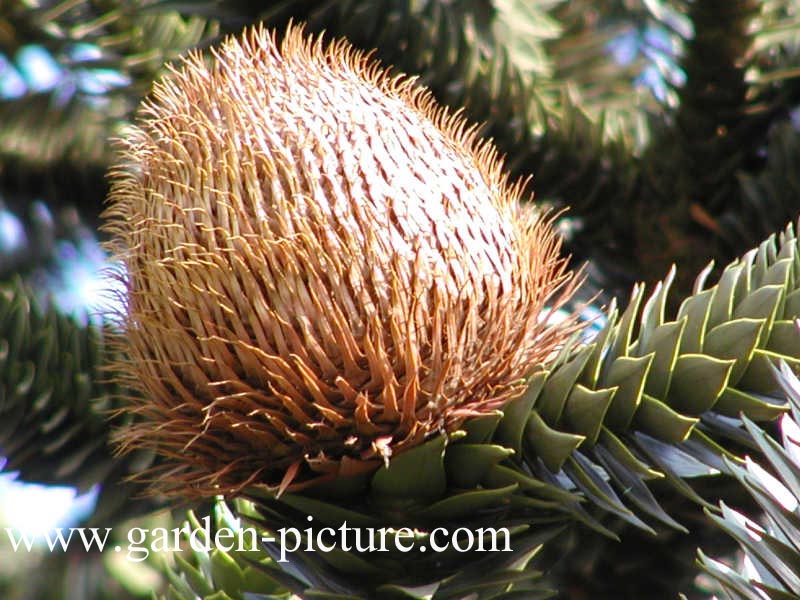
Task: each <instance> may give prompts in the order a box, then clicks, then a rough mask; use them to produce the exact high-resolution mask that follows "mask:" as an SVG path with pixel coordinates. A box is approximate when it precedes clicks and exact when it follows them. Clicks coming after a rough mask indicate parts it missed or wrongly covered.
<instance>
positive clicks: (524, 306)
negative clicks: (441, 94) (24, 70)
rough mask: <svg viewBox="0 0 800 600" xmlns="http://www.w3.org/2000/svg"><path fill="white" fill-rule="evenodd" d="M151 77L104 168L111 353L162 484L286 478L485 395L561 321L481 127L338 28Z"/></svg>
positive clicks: (373, 459) (555, 263) (540, 356)
mask: <svg viewBox="0 0 800 600" xmlns="http://www.w3.org/2000/svg"><path fill="white" fill-rule="evenodd" d="M212 54H213V56H212V57H211V58H210V59H209V60H208V61H204V60H203V58H202V57H201V56H200V55H192V56H190V57H189V58H188V59H186V60H185V61H183V62H182V63H181V64H180V65H179V66H178V67H177V68H176V69H173V70H172V71H171V73H170V74H169V75H168V76H167V77H166V78H165V79H164V80H163V81H162V82H161V83H159V84H157V85H156V86H155V89H154V92H153V94H152V95H151V97H150V99H149V100H147V101H145V103H144V105H143V107H142V109H141V110H140V112H139V115H138V118H137V121H136V126H135V127H131V128H130V129H129V131H128V132H127V133H126V137H125V139H124V140H123V141H122V143H121V149H122V151H121V158H120V161H119V163H118V165H117V166H116V168H114V169H113V170H112V173H111V178H112V189H111V193H110V198H109V201H110V207H109V209H108V211H107V218H108V229H109V230H110V231H111V232H112V233H113V234H114V242H113V250H114V252H115V254H116V255H117V257H118V258H119V259H120V262H121V264H123V265H124V267H125V274H124V278H125V283H126V289H127V298H126V300H127V306H126V310H125V313H124V315H123V317H124V328H125V329H124V334H123V335H122V336H120V343H121V345H122V346H123V349H124V350H125V353H126V356H127V358H126V360H125V361H124V363H122V364H119V365H115V368H116V369H117V370H122V371H123V372H124V373H125V374H126V376H127V377H126V378H127V380H128V382H129V385H131V389H132V390H135V393H132V394H131V396H132V397H131V398H130V400H129V407H128V408H127V409H126V410H128V411H131V412H133V413H135V414H136V417H137V418H136V419H135V421H136V423H137V424H136V425H134V426H131V427H129V428H128V429H126V430H124V431H123V432H121V435H120V439H121V443H122V448H123V449H132V448H152V449H155V450H156V451H157V452H158V453H159V454H160V455H162V457H163V460H162V469H163V470H162V471H161V472H159V473H158V474H157V479H158V480H159V482H160V484H161V485H160V486H159V487H161V488H162V489H164V490H165V491H168V492H173V493H175V494H181V495H184V496H186V495H189V496H197V495H200V496H207V495H213V494H219V493H235V492H237V491H238V490H240V489H241V488H243V487H244V486H246V485H250V484H265V485H268V486H275V487H280V488H281V489H301V488H303V487H304V486H308V485H310V484H313V483H315V482H318V481H321V480H326V479H332V478H335V477H339V476H347V475H352V474H356V473H361V472H364V471H368V470H373V469H375V468H377V467H379V466H380V465H382V464H384V463H385V462H386V461H388V460H391V457H392V456H393V455H396V454H397V453H399V452H402V451H404V450H406V449H408V448H411V447H413V446H415V445H417V444H420V443H421V442H423V441H424V440H425V439H427V438H429V437H431V436H432V435H436V434H439V433H448V432H452V431H454V430H456V429H458V428H459V426H460V425H461V424H462V423H463V422H464V420H465V419H468V418H470V417H474V416H479V415H484V414H487V413H491V412H493V411H495V410H498V409H502V408H503V406H504V405H505V403H506V402H508V400H509V399H511V398H514V397H516V396H518V395H519V394H520V393H522V392H523V391H524V389H525V385H524V381H525V378H526V376H528V375H530V374H531V373H532V372H533V371H534V370H535V369H536V368H537V367H538V365H540V364H541V363H542V362H543V361H544V360H545V359H546V358H547V357H548V356H549V355H551V354H552V352H553V351H554V350H556V349H557V348H558V347H559V345H560V344H562V343H563V341H564V339H565V336H566V335H567V334H568V333H569V332H571V331H572V329H571V328H570V326H569V325H566V326H565V325H561V326H557V325H552V324H550V323H548V322H547V319H546V318H542V315H543V313H544V311H545V308H546V307H555V308H557V307H559V306H561V305H562V304H563V302H564V301H565V300H566V299H567V298H568V296H569V295H570V293H571V292H572V290H573V288H574V279H572V280H571V279H570V276H569V274H568V273H567V271H566V264H565V260H564V259H563V258H560V257H559V249H560V239H559V237H558V236H557V234H556V233H554V232H553V230H552V228H551V223H550V221H549V220H547V219H543V218H542V217H541V216H538V215H537V214H536V213H535V212H534V211H533V210H527V209H523V208H521V207H520V204H519V200H520V195H521V189H522V186H521V185H519V184H518V185H509V183H508V182H507V180H506V177H505V176H504V175H503V173H502V163H501V161H500V160H499V159H498V158H497V156H496V151H495V149H494V147H493V146H492V145H491V144H490V143H480V142H479V141H478V140H477V139H476V137H475V134H474V130H472V129H468V128H467V126H466V124H465V121H464V120H463V119H462V118H461V117H460V116H458V115H451V114H449V113H448V112H447V111H445V110H444V109H442V108H439V107H438V106H437V105H436V104H435V102H434V100H433V99H432V97H431V96H430V94H429V93H428V92H427V91H425V90H423V89H421V88H419V87H418V86H417V85H416V84H415V82H414V80H413V79H410V78H407V77H389V76H388V75H387V74H386V73H385V72H384V71H383V70H381V69H380V68H379V67H378V66H377V65H376V64H375V63H374V61H372V60H370V59H369V58H368V57H367V56H365V55H363V54H360V53H358V52H356V51H354V50H353V49H352V48H351V47H350V46H349V45H348V44H347V43H345V42H336V43H333V44H332V45H330V46H327V47H326V46H324V44H323V42H322V40H321V39H318V38H309V37H307V36H306V35H305V34H304V33H303V31H302V29H300V28H290V29H289V30H288V31H287V32H286V34H285V36H284V37H283V39H282V41H281V42H277V41H276V38H275V36H274V35H271V34H270V33H269V32H267V31H265V30H263V29H261V28H256V29H252V30H249V31H247V32H245V33H244V34H243V36H242V37H240V38H237V39H233V38H231V39H228V40H227V41H225V42H224V43H223V44H222V45H221V46H220V47H219V48H217V49H216V50H215V51H214V52H213V53H212Z"/></svg>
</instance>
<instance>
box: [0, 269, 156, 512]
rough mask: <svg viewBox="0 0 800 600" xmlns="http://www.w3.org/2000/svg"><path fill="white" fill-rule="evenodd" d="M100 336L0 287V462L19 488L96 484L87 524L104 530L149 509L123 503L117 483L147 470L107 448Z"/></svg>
mask: <svg viewBox="0 0 800 600" xmlns="http://www.w3.org/2000/svg"><path fill="white" fill-rule="evenodd" d="M107 338H108V331H104V330H103V328H101V327H98V326H93V325H88V326H86V325H82V324H81V323H79V322H78V321H77V320H75V319H74V318H72V317H70V316H67V315H64V314H62V313H60V312H59V311H58V310H56V309H55V308H53V307H50V308H43V307H42V306H41V304H40V302H39V301H38V300H37V299H36V298H35V297H34V295H33V293H32V292H31V291H30V289H28V288H27V287H26V286H25V285H24V284H23V283H22V282H21V281H20V280H19V279H17V280H14V281H13V282H11V283H7V284H3V285H2V287H0V457H2V458H3V459H4V464H3V466H2V468H3V470H5V471H9V472H12V471H15V472H18V474H19V477H20V478H21V479H23V480H25V481H29V482H37V483H44V484H50V485H69V486H75V487H77V488H78V490H80V491H87V490H89V489H90V488H91V487H92V486H94V485H97V484H101V492H100V496H99V498H98V503H97V507H96V512H95V514H94V518H95V519H96V520H97V521H98V522H102V523H103V524H104V525H106V524H108V523H109V522H110V521H111V520H112V519H115V520H116V519H118V518H123V517H124V516H126V515H130V514H131V512H127V513H125V514H123V513H121V512H120V508H121V507H122V506H123V505H125V504H128V509H129V510H130V511H132V512H133V513H135V512H136V511H137V510H143V509H145V508H150V507H152V506H154V505H155V501H143V502H140V503H136V502H133V503H131V502H130V500H131V495H132V494H133V491H134V488H132V487H131V485H130V484H128V483H123V479H124V478H125V477H126V476H128V475H129V474H131V473H132V472H134V471H138V470H139V469H141V468H145V467H147V466H149V464H150V463H151V462H152V457H151V456H150V455H149V454H144V453H139V454H136V455H134V456H132V457H131V458H130V459H126V460H119V459H117V458H115V457H114V456H113V451H112V449H111V448H110V447H109V445H108V442H109V436H110V434H111V427H112V423H111V422H109V420H108V417H109V412H110V411H111V410H113V409H114V408H115V404H114V403H115V397H116V394H117V387H116V384H114V383H113V382H110V381H108V379H109V374H107V373H104V372H103V365H104V364H105V362H106V359H107V353H108V352H110V351H111V350H109V347H108V339H107Z"/></svg>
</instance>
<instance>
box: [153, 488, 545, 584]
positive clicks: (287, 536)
mask: <svg viewBox="0 0 800 600" xmlns="http://www.w3.org/2000/svg"><path fill="white" fill-rule="evenodd" d="M236 509H237V510H236V513H234V512H231V511H230V510H229V509H228V507H227V506H226V505H225V503H224V502H223V501H221V500H220V501H219V502H218V503H217V504H216V505H215V507H214V515H213V524H211V523H212V521H210V520H209V521H203V520H201V519H198V517H197V516H195V515H194V514H193V513H191V512H190V513H189V517H188V522H187V523H186V524H185V526H184V537H185V538H186V539H187V541H188V542H189V543H188V544H186V550H187V551H188V554H187V553H186V552H183V551H182V552H181V554H180V555H176V562H175V565H174V567H173V568H171V569H170V570H169V571H168V573H167V577H168V581H169V585H168V590H167V593H166V596H165V598H166V599H167V600H190V599H191V600H196V599H197V598H202V599H208V600H211V599H212V598H213V599H214V600H225V599H231V600H254V599H256V598H263V599H267V598H288V597H291V598H326V599H329V600H334V599H337V600H345V599H349V600H358V599H359V598H381V599H386V600H391V599H398V600H422V599H427V600H446V599H455V598H462V597H465V594H468V595H469V597H470V598H475V599H477V600H481V599H485V600H490V599H500V598H508V599H511V598H522V597H524V598H547V597H550V596H551V595H552V592H550V591H549V590H547V589H546V588H544V587H543V586H542V585H541V583H539V582H538V580H539V579H540V576H541V573H539V572H538V571H536V570H533V569H530V568H527V566H528V564H529V562H530V561H531V559H532V558H533V557H534V556H535V555H536V554H537V553H538V551H539V550H540V548H541V547H542V545H543V544H544V543H545V542H546V541H547V540H549V539H551V538H552V536H553V535H555V534H556V533H557V532H558V529H556V528H545V529H541V530H539V531H536V532H531V531H527V532H526V533H519V534H515V536H514V544H513V548H512V549H510V550H509V551H507V552H489V551H487V552H482V553H474V554H473V557H474V558H473V560H471V561H464V560H461V559H460V555H461V554H463V553H461V552H457V551H451V552H449V554H448V553H447V552H443V553H439V554H437V560H435V561H431V560H430V558H429V557H430V555H431V551H430V547H428V554H427V555H426V554H425V551H423V550H420V548H421V546H423V545H425V544H430V533H428V532H424V531H421V530H416V529H415V530H401V529H400V528H396V529H395V528H387V529H385V530H381V529H374V530H372V533H367V530H366V529H365V528H366V527H370V526H374V525H375V524H376V523H375V522H374V520H372V519H366V520H365V519H363V518H362V516H361V515H360V514H359V513H356V512H353V511H349V510H347V509H344V508H342V507H338V508H333V507H332V506H331V505H327V506H326V504H325V503H324V502H321V501H315V500H312V499H309V498H303V497H294V496H289V497H286V498H285V502H274V503H272V502H270V500H269V499H268V498H267V497H263V498H260V499H258V503H257V504H252V503H250V502H249V501H242V500H239V501H237V502H236ZM348 516H349V517H351V520H349V521H348V520H346V518H347V517H348ZM343 518H345V521H342V519H343ZM267 520H269V524H267ZM315 521H318V523H319V524H317V523H315ZM343 523H346V525H343ZM337 526H338V528H334V527H337ZM343 526H344V527H345V529H344V530H343V529H342V527H343ZM325 527H329V528H330V529H327V530H326V529H325ZM357 527H360V528H361V531H360V532H359V537H357V538H356V537H355V534H354V530H355V528H357ZM517 529H520V530H525V529H526V528H525V527H524V526H518V527H517ZM220 532H222V535H223V536H224V539H225V540H227V542H225V543H223V544H222V545H220V544H219V543H216V540H218V539H220V538H219V536H220ZM228 532H230V533H228ZM476 535H477V534H476ZM192 536H193V537H194V540H192V539H191V538H192ZM341 536H350V538H349V540H348V541H347V542H346V543H347V544H349V545H350V546H351V547H352V546H358V547H362V546H363V547H367V546H370V545H371V546H372V547H373V549H372V550H371V551H369V552H363V553H359V552H357V551H343V550H342V549H341V548H338V547H337V548H333V549H330V548H329V545H330V544H331V543H332V541H333V538H339V539H343V538H342V537H341ZM369 536H373V537H369ZM368 538H369V539H368ZM282 543H285V546H283V545H282ZM334 543H335V542H334ZM412 543H413V545H414V547H415V549H413V550H411V551H410V552H409V551H403V550H402V548H408V547H409V545H410V544H412ZM482 543H485V544H486V547H487V548H489V547H491V545H492V544H495V543H502V541H499V542H495V541H494V540H493V539H491V538H490V536H485V537H484V539H483V541H482ZM501 547H502V546H501ZM323 549H324V551H322V550H323ZM376 555H377V556H379V557H380V558H377V559H376V558H375V556H376ZM453 564H456V565H459V566H460V568H455V569H454V568H453V567H452V565H453ZM465 566H468V567H469V568H464V567H465Z"/></svg>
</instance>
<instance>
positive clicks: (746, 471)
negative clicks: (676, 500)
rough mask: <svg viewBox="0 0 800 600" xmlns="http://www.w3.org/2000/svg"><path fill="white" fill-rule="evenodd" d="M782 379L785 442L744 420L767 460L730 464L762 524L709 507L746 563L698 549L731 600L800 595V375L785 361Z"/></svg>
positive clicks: (773, 599)
mask: <svg viewBox="0 0 800 600" xmlns="http://www.w3.org/2000/svg"><path fill="white" fill-rule="evenodd" d="M798 329H800V325H798ZM778 379H779V382H780V385H781V389H782V391H783V393H785V395H786V397H787V398H788V399H789V402H790V405H791V413H790V414H786V415H784V416H783V418H782V420H781V432H782V440H781V443H778V442H777V441H775V439H773V437H772V436H770V435H769V434H767V433H766V432H765V431H763V430H762V429H760V428H759V427H758V426H757V425H756V424H755V423H753V422H752V421H750V420H748V419H746V418H745V424H746V426H747V429H748V430H749V431H750V433H751V435H752V436H753V438H754V440H755V442H756V444H757V446H758V449H759V450H760V451H761V453H762V456H763V459H761V460H760V461H759V462H756V461H753V460H750V459H747V461H746V463H745V465H744V466H740V465H735V464H733V463H731V464H730V465H729V466H730V468H731V470H732V471H733V473H734V475H735V476H736V478H737V479H738V480H739V482H740V483H741V485H742V486H743V487H744V489H745V490H746V491H747V492H748V493H749V494H750V495H751V496H752V497H753V499H754V500H755V501H756V502H757V503H758V505H759V506H760V507H761V509H762V510H763V519H762V522H761V523H760V524H759V523H757V522H755V521H754V520H752V519H751V518H748V517H747V516H745V515H743V514H741V513H739V512H738V511H736V510H734V509H733V508H731V507H729V506H726V505H725V504H720V514H715V513H712V512H710V511H707V513H708V516H709V517H710V518H711V519H712V520H713V521H714V523H716V525H717V526H719V527H720V528H721V529H722V530H723V531H725V532H726V533H728V534H729V535H730V536H732V537H733V538H734V539H735V540H736V541H737V542H738V544H739V546H740V547H741V549H742V551H743V553H744V556H745V561H744V564H743V566H742V568H741V569H739V568H734V567H732V566H730V565H727V564H725V563H723V562H720V561H719V560H716V559H713V558H711V557H709V556H707V555H706V554H705V553H704V552H703V551H702V550H700V551H698V564H699V565H700V567H701V568H702V569H703V570H704V571H705V572H706V573H708V574H709V575H711V576H712V577H713V578H714V579H716V580H717V581H718V582H719V583H720V585H721V586H722V588H723V589H724V590H725V592H726V593H727V594H728V596H729V597H730V598H732V599H733V600H739V599H746V600H750V599H753V600H764V599H765V598H766V599H768V600H786V599H790V598H800V516H798V506H800V379H798V378H797V375H796V374H795V373H794V372H792V370H791V368H790V367H788V366H787V365H786V364H785V363H783V364H782V365H781V368H780V373H779V376H778ZM762 465H763V466H762Z"/></svg>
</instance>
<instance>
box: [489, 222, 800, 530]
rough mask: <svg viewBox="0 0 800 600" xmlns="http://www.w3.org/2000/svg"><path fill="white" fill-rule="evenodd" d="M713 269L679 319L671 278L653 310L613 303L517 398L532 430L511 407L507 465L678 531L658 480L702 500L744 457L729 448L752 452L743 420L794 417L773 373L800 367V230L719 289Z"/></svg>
mask: <svg viewBox="0 0 800 600" xmlns="http://www.w3.org/2000/svg"><path fill="white" fill-rule="evenodd" d="M707 274H708V270H706V271H704V273H702V274H701V275H700V277H698V280H697V282H696V285H695V293H694V294H693V295H692V296H690V297H689V298H687V299H685V300H684V302H683V303H682V305H681V307H680V309H679V310H678V312H677V314H676V316H675V317H674V318H673V319H671V320H670V319H667V318H666V316H665V312H666V306H667V294H668V292H669V287H670V283H671V281H672V279H673V277H674V272H671V273H670V275H669V276H668V277H667V278H666V279H665V280H664V281H663V282H662V283H661V284H660V285H658V286H657V287H656V288H655V290H654V291H653V293H652V294H651V296H650V297H649V299H648V300H647V301H646V302H645V301H644V289H643V287H641V286H636V287H635V288H634V290H633V294H632V297H631V301H630V303H629V305H628V307H627V309H626V310H625V311H624V312H623V313H622V315H618V312H617V310H616V308H615V307H614V306H613V305H612V307H611V308H610V310H609V311H608V318H607V322H606V325H605V329H604V330H603V331H602V332H601V333H600V334H599V335H598V336H597V337H596V338H595V340H594V342H593V343H592V344H590V345H587V346H584V347H582V348H580V349H579V350H577V351H574V352H573V353H572V354H569V355H566V356H562V357H560V358H559V359H558V360H557V361H556V363H555V364H554V365H551V367H550V371H549V372H547V373H543V374H541V375H539V376H538V377H537V378H536V379H535V381H534V384H533V385H532V386H531V389H530V390H529V393H528V394H527V395H526V396H525V397H524V400H520V401H518V402H519V403H520V404H522V403H524V406H525V408H528V407H530V410H531V415H530V416H529V417H528V418H527V420H526V421H525V424H524V425H522V424H520V423H518V419H519V414H517V412H518V411H517V410H516V406H515V405H514V404H512V405H511V406H509V411H511V412H512V413H514V419H515V420H514V421H513V422H514V428H515V429H514V431H513V435H511V434H509V433H506V427H507V425H505V424H504V422H503V421H501V423H500V426H499V429H498V436H497V438H496V439H498V440H501V441H503V442H504V443H506V444H507V445H508V446H509V447H511V448H513V449H514V450H515V452H516V455H515V456H514V457H512V458H511V459H510V461H511V462H514V461H518V462H517V463H516V464H517V465H518V466H519V467H520V468H523V465H525V466H527V467H529V468H530V466H531V465H536V468H538V469H539V471H538V472H537V475H538V476H539V477H541V478H543V479H544V480H548V481H551V482H555V483H556V484H557V485H560V486H562V487H563V488H564V489H565V490H569V491H573V492H574V491H579V492H580V493H581V495H582V496H583V497H584V498H585V499H586V500H588V503H589V504H593V505H595V506H599V507H601V508H602V509H603V510H604V511H606V512H610V513H613V514H615V515H616V516H618V517H620V518H623V519H625V520H628V521H630V522H631V523H633V524H635V525H637V526H639V527H642V528H649V525H646V524H645V522H644V521H642V520H641V518H644V517H645V516H647V517H648V518H650V519H655V520H656V521H660V522H661V523H663V524H666V525H669V526H671V527H679V525H678V524H677V523H676V522H675V521H674V520H673V519H672V518H671V517H669V516H668V515H667V514H666V513H665V512H664V510H663V509H662V507H661V506H660V505H659V504H658V501H657V500H656V498H655V497H654V496H653V495H652V493H651V492H650V491H649V487H648V485H647V482H648V480H650V479H653V478H659V479H665V480H666V481H667V482H669V483H670V484H671V485H672V486H673V487H674V488H675V489H677V490H679V491H680V492H681V493H683V494H685V495H686V496H688V497H690V498H692V499H694V500H695V501H697V502H701V503H702V502H704V500H703V499H702V498H700V497H699V496H698V495H697V494H696V493H695V492H694V491H693V489H692V487H691V485H690V483H689V481H688V479H690V478H692V477H696V476H699V475H709V474H714V473H718V472H720V471H725V472H729V471H730V464H733V463H736V462H737V461H738V459H737V458H736V456H735V455H734V454H733V453H731V452H730V451H729V450H728V449H727V448H726V444H729V443H730V441H731V440H733V441H734V442H735V443H736V444H745V445H748V444H749V445H752V441H751V440H750V436H749V434H748V432H747V430H745V429H744V428H743V426H742V421H741V420H740V414H744V415H746V416H747V417H749V418H750V419H753V420H769V419H774V418H776V417H778V416H779V415H780V414H782V412H783V411H784V410H785V402H784V400H783V397H782V396H781V394H780V391H779V388H778V384H777V383H776V381H775V377H774V374H773V371H772V365H773V364H775V362H776V361H778V360H783V361H785V362H786V363H787V364H788V365H790V367H791V368H793V369H794V370H795V371H797V370H798V369H800V334H798V332H797V330H796V327H795V321H794V320H795V319H797V318H798V317H800V312H799V310H798V309H799V308H800V305H799V304H798V303H797V302H795V301H794V298H795V296H797V292H798V289H800V248H799V247H798V241H797V237H796V234H795V231H794V228H793V227H792V226H791V225H790V226H788V227H787V228H786V230H785V231H783V232H782V233H781V234H780V235H779V236H777V237H775V236H773V237H772V238H770V239H769V240H767V241H765V242H764V243H763V244H761V245H760V246H759V247H758V248H757V249H754V250H753V251H751V252H749V253H747V254H746V255H745V256H744V257H743V258H742V259H740V260H738V261H736V262H734V263H731V264H730V265H729V266H728V267H727V268H726V269H725V270H724V271H723V273H722V275H721V277H720V279H719V282H718V283H717V284H716V285H714V286H707V285H706V283H705V279H706V277H707ZM517 431H524V432H526V435H524V436H520V435H519V434H518V433H517ZM723 459H727V460H723ZM542 470H545V471H547V476H544V475H543V473H542ZM598 473H599V474H600V475H598ZM632 491H633V493H632ZM645 520H646V519H645Z"/></svg>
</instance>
